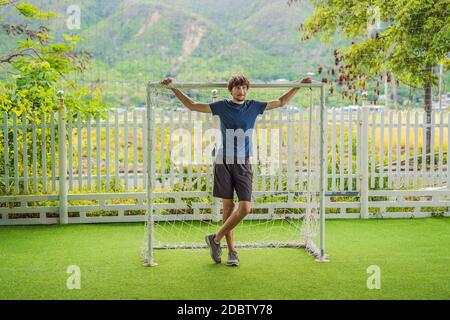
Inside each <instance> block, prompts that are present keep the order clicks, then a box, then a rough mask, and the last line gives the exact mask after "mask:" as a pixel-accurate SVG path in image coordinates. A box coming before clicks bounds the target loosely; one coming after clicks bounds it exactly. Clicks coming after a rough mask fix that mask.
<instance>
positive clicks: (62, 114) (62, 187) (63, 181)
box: [58, 90, 69, 224]
mask: <svg viewBox="0 0 450 320" xmlns="http://www.w3.org/2000/svg"><path fill="white" fill-rule="evenodd" d="M58 160H59V223H60V224H68V223H69V215H68V210H67V206H68V203H67V156H66V106H65V104H64V91H61V90H60V91H58Z"/></svg>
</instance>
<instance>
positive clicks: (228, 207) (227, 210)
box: [222, 199, 239, 252]
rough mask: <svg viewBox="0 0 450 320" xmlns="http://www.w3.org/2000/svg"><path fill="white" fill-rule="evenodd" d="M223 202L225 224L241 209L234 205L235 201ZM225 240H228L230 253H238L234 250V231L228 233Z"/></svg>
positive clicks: (226, 200) (223, 220) (223, 221)
mask: <svg viewBox="0 0 450 320" xmlns="http://www.w3.org/2000/svg"><path fill="white" fill-rule="evenodd" d="M222 202H223V216H222V223H223V224H224V223H225V221H227V220H228V218H229V217H230V216H231V215H232V214H233V213H234V212H235V211H237V210H238V208H239V207H238V206H236V205H235V204H234V202H233V199H222ZM225 238H226V240H227V246H228V251H230V252H232V251H236V250H235V249H234V244H233V231H232V230H231V231H229V232H228V233H226V234H225Z"/></svg>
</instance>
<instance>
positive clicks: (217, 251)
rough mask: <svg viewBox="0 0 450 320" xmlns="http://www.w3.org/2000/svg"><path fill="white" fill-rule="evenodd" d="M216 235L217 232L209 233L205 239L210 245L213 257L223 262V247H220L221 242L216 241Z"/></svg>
mask: <svg viewBox="0 0 450 320" xmlns="http://www.w3.org/2000/svg"><path fill="white" fill-rule="evenodd" d="M215 236H216V235H215V234H208V235H207V236H206V237H205V241H206V244H207V245H208V247H209V252H210V253H211V258H212V259H213V260H214V262H215V263H220V262H222V258H221V255H222V248H221V247H220V243H219V244H217V243H216V242H215V241H214V237H215Z"/></svg>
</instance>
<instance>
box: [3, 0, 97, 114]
mask: <svg viewBox="0 0 450 320" xmlns="http://www.w3.org/2000/svg"><path fill="white" fill-rule="evenodd" d="M0 8H2V9H11V10H14V11H16V12H17V13H18V14H19V16H20V17H22V18H23V19H24V20H25V22H24V23H20V24H19V23H15V24H14V23H5V22H3V19H2V17H1V16H0V29H2V30H3V32H5V33H6V34H7V35H9V36H11V37H16V38H17V48H15V49H14V50H11V51H10V52H6V53H5V54H1V55H0V68H1V69H3V70H5V73H6V72H8V73H9V77H7V79H6V80H4V81H3V82H2V81H0V97H2V99H1V101H0V110H4V111H13V112H15V113H16V114H17V115H21V114H22V113H24V112H25V111H27V112H28V113H29V114H30V117H32V119H30V120H32V121H34V120H35V118H36V116H37V114H39V113H41V112H44V113H49V112H50V111H51V110H52V109H54V108H55V106H56V105H57V104H56V100H57V95H56V93H57V91H58V90H59V89H63V88H64V89H65V92H66V100H67V102H68V106H69V107H72V108H71V110H72V111H74V112H75V111H77V110H81V111H83V112H88V111H89V112H99V111H101V110H103V109H105V108H106V105H105V104H103V103H102V101H101V93H102V92H101V90H100V89H99V88H95V89H94V90H90V88H89V87H87V86H79V85H78V84H77V83H75V82H74V81H71V80H70V77H69V75H70V74H72V73H75V72H83V71H84V70H85V69H86V68H87V65H88V63H89V60H90V58H91V54H90V53H89V52H86V51H77V50H76V46H77V44H78V42H79V41H80V40H81V39H80V38H79V37H77V36H73V37H71V36H69V35H64V41H63V42H57V41H54V37H53V36H52V35H51V34H50V30H49V28H47V26H45V24H44V23H45V22H46V21H48V20H49V19H51V18H52V17H54V16H55V14H54V13H53V12H45V13H44V12H42V11H41V10H39V9H38V8H37V7H35V6H33V5H31V4H28V3H24V2H22V1H14V0H0ZM36 22H39V24H40V25H39V26H37V27H36V26H35V27H34V28H33V27H30V26H29V25H36ZM90 98H92V99H90ZM31 114H32V115H31Z"/></svg>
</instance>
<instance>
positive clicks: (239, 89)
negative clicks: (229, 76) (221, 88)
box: [231, 85, 248, 102]
mask: <svg viewBox="0 0 450 320" xmlns="http://www.w3.org/2000/svg"><path fill="white" fill-rule="evenodd" d="M247 91H248V88H247V86H245V85H244V86H236V87H233V89H231V95H232V96H233V98H234V100H236V101H239V102H242V101H245V96H246V95H247Z"/></svg>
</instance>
